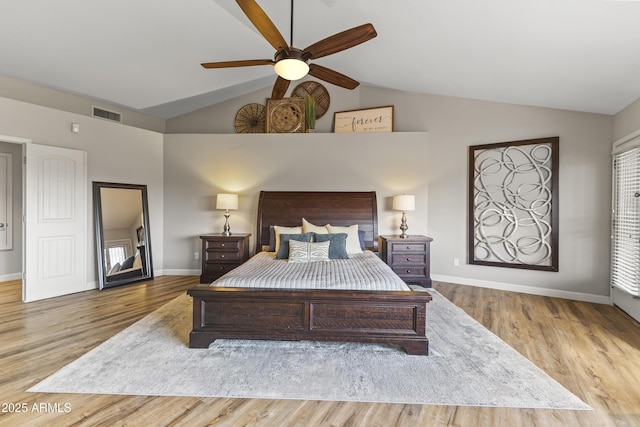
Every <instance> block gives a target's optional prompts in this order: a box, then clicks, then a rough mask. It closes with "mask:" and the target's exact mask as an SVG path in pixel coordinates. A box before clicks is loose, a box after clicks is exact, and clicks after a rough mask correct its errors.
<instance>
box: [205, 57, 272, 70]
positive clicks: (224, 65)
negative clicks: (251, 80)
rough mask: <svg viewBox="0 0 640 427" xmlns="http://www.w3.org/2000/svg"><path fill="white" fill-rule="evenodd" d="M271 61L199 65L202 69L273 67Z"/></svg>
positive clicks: (253, 60)
mask: <svg viewBox="0 0 640 427" xmlns="http://www.w3.org/2000/svg"><path fill="white" fill-rule="evenodd" d="M273 64H274V62H273V61H272V60H271V59H247V60H244V61H222V62H205V63H204V64H201V65H202V66H203V67H204V68H233V67H252V66H254V65H273Z"/></svg>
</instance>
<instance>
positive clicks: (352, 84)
mask: <svg viewBox="0 0 640 427" xmlns="http://www.w3.org/2000/svg"><path fill="white" fill-rule="evenodd" d="M309 74H311V75H312V76H313V77H316V78H319V79H320V80H324V81H325V82H328V83H331V84H334V85H336V86H340V87H343V88H345V89H349V90H352V89H355V88H357V87H358V85H359V84H360V83H359V82H357V81H355V80H353V79H352V78H351V77H348V76H345V75H344V74H341V73H339V72H337V71H334V70H332V69H330V68H327V67H323V66H322V65H318V64H310V65H309Z"/></svg>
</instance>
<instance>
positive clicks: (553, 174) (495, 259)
mask: <svg viewBox="0 0 640 427" xmlns="http://www.w3.org/2000/svg"><path fill="white" fill-rule="evenodd" d="M557 146H558V138H557V137H556V138H544V139H536V140H525V141H513V142H505V143H499V144H487V145H478V146H472V147H469V241H470V243H469V262H470V263H471V264H485V265H493V266H500V267H518V268H532V269H540V270H551V271H557V265H558V248H557V244H558V231H557V218H558V215H557V214H558V202H557V195H558V189H557V187H558V162H557V151H558V149H557Z"/></svg>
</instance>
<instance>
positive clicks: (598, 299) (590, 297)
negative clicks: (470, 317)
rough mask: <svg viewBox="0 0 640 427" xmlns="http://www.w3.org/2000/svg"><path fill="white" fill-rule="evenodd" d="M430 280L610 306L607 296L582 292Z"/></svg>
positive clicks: (447, 278)
mask: <svg viewBox="0 0 640 427" xmlns="http://www.w3.org/2000/svg"><path fill="white" fill-rule="evenodd" d="M431 280H434V281H436V282H447V283H455V284H456V285H467V286H477V287H480V288H489V289H499V290H502V291H512V292H520V293H523V294H532V295H541V296H545V297H554V298H564V299H570V300H574V301H583V302H592V303H595V304H607V305H611V300H610V298H609V296H608V295H607V296H604V295H594V294H586V293H582V292H570V291H561V290H558V289H549V288H538V287H535V286H525V285H516V284H513V283H502V282H494V281H489V280H478V279H469V278H466V277H455V276H445V275H440V274H432V275H431Z"/></svg>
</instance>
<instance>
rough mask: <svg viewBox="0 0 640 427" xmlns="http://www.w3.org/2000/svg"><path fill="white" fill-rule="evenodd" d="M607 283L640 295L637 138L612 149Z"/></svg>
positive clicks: (639, 143)
mask: <svg viewBox="0 0 640 427" xmlns="http://www.w3.org/2000/svg"><path fill="white" fill-rule="evenodd" d="M611 239H612V240H611V286H613V287H615V288H617V289H620V290H622V291H624V292H627V293H629V294H631V295H634V296H640V137H638V138H635V139H632V140H631V141H629V142H626V143H624V144H621V145H619V146H618V147H615V148H614V155H613V209H612V235H611Z"/></svg>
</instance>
